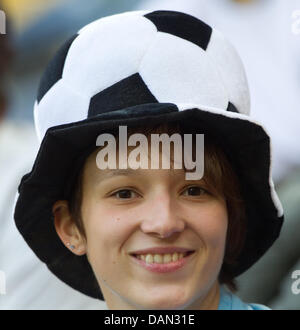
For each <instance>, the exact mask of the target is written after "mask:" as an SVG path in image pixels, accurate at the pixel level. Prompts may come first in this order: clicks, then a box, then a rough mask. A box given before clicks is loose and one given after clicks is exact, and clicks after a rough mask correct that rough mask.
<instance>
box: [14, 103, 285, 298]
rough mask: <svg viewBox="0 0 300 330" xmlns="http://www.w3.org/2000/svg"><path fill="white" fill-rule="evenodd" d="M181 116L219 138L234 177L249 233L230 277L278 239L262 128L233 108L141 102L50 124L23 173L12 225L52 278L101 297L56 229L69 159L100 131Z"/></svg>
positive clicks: (277, 208) (278, 217)
mask: <svg viewBox="0 0 300 330" xmlns="http://www.w3.org/2000/svg"><path fill="white" fill-rule="evenodd" d="M183 121H184V122H185V123H186V124H187V125H189V124H190V125H192V126H193V127H195V125H196V127H199V129H201V133H204V134H209V135H212V136H214V137H216V138H217V141H218V143H220V145H221V147H222V148H223V150H224V151H225V153H226V154H227V156H228V157H229V160H230V162H231V164H232V166H233V168H234V170H235V171H236V174H237V176H238V178H239V181H240V185H241V192H242V196H243V198H244V201H245V206H246V216H247V231H246V240H245V244H244V248H243V250H242V252H241V254H240V256H239V258H238V261H237V264H236V267H235V269H234V274H235V276H238V275H240V274H241V273H243V272H244V271H245V270H247V269H248V268H249V267H251V266H252V265H253V264H254V263H255V262H256V261H257V260H258V259H259V258H260V257H261V256H262V255H263V254H264V253H265V252H266V251H267V250H268V249H269V248H270V246H271V245H272V244H273V242H274V241H275V240H276V238H277V237H278V236H279V233H280V230H281V227H282V223H283V212H282V209H281V205H280V202H279V200H278V199H277V195H276V193H275V190H274V187H273V182H272V179H271V176H270V171H271V169H270V168H271V147H270V138H269V136H268V134H267V133H266V131H265V130H264V128H263V127H262V126H261V125H259V124H257V123H256V122H254V121H252V120H251V119H250V118H249V117H248V116H245V115H242V114H239V113H229V112H224V111H220V112H218V111H212V110H207V109H205V110H204V109H203V108H202V109H200V108H199V107H190V108H186V109H184V111H179V107H178V106H176V105H174V104H168V103H164V104H162V103H160V104H144V105H140V106H135V107H131V108H127V109H122V110H117V111H112V112H107V113H103V114H100V115H97V116H95V117H93V118H89V119H86V120H82V121H79V122H75V123H70V124H65V125H60V126H56V127H52V128H50V129H48V131H47V133H46V135H45V137H44V139H43V141H42V144H41V146H40V149H39V152H38V155H37V157H36V160H35V163H34V166H33V168H32V171H31V172H30V173H28V174H26V175H25V176H24V177H23V178H22V181H21V183H20V186H19V197H18V200H17V204H16V208H15V214H14V217H15V222H16V226H17V228H18V230H19V231H20V233H21V234H22V236H23V237H24V239H25V241H26V242H27V244H28V245H29V246H30V248H31V249H32V250H33V251H34V252H35V254H36V255H37V256H38V257H39V258H40V259H41V260H42V261H43V262H44V263H46V265H47V266H48V268H49V269H50V270H51V272H53V273H54V274H55V275H56V276H57V277H58V278H60V279H61V280H62V281H64V282H65V283H67V284H68V285H70V286H71V287H73V288H74V289H76V290H78V291H80V292H82V293H84V294H86V295H88V296H91V297H93V298H99V299H101V300H104V298H103V296H102V293H101V291H100V289H99V286H98V284H97V281H96V278H95V276H94V274H93V271H92V268H91V266H90V264H89V262H88V260H87V257H86V256H85V255H84V256H76V255H74V254H73V253H72V252H70V251H69V249H67V248H66V247H65V246H64V245H63V243H62V242H61V240H60V238H59V237H58V235H57V233H56V230H55V227H54V221H53V214H52V207H53V204H54V203H55V202H56V201H57V200H60V199H63V198H64V196H65V189H66V184H67V180H68V178H69V173H70V172H71V171H72V167H73V166H74V164H76V163H77V164H78V160H79V159H80V158H82V155H83V154H86V152H87V150H88V149H89V148H90V147H93V146H94V147H95V148H96V145H95V142H96V138H97V137H98V135H99V134H101V133H103V132H107V131H111V130H112V129H116V128H118V126H119V125H127V126H128V127H134V126H137V127H142V126H143V125H144V124H145V125H157V124H161V123H164V122H181V123H182V122H183Z"/></svg>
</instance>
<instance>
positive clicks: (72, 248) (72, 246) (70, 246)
mask: <svg viewBox="0 0 300 330" xmlns="http://www.w3.org/2000/svg"><path fill="white" fill-rule="evenodd" d="M67 246H68V247H69V248H70V249H71V250H74V249H75V245H71V244H70V243H69V242H68V243H67Z"/></svg>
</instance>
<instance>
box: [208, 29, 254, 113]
mask: <svg viewBox="0 0 300 330" xmlns="http://www.w3.org/2000/svg"><path fill="white" fill-rule="evenodd" d="M206 52H207V54H208V55H209V56H210V58H211V60H212V61H213V62H214V63H215V65H216V67H217V68H218V70H219V73H220V76H221V78H222V80H223V83H224V85H225V86H226V89H227V91H228V94H229V100H230V101H231V102H232V103H233V104H234V105H235V106H236V107H237V109H238V110H239V112H241V113H244V114H249V113H250V95H249V89H248V82H247V78H246V74H245V70H244V66H243V63H242V62H241V59H240V57H239V55H238V54H237V52H236V50H235V48H234V47H233V46H232V45H231V43H229V42H228V41H227V40H226V39H225V38H224V36H223V35H222V34H221V33H220V32H218V31H217V30H215V29H214V30H213V33H212V35H211V39H210V42H209V44H208V47H207V49H206Z"/></svg>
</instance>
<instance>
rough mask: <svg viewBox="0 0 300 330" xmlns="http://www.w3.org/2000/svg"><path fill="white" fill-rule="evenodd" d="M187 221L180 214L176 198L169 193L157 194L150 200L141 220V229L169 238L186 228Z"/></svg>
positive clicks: (150, 233)
mask: <svg viewBox="0 0 300 330" xmlns="http://www.w3.org/2000/svg"><path fill="white" fill-rule="evenodd" d="M185 226H186V223H185V221H184V219H183V218H182V217H181V216H180V215H179V212H178V206H177V203H176V200H174V199H172V198H171V197H170V196H169V194H168V193H166V192H165V193H159V194H156V196H155V197H154V198H152V199H151V201H149V204H148V205H147V210H146V209H145V215H144V217H143V219H142V221H141V230H142V231H143V232H144V233H146V234H149V235H153V236H156V237H159V238H167V237H170V236H172V235H173V234H174V233H180V232H182V231H183V230H184V228H185Z"/></svg>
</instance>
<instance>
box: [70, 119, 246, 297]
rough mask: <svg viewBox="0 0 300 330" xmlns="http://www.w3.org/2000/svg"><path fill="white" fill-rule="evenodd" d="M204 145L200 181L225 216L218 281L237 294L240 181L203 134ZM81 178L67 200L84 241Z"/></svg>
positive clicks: (175, 129) (165, 129)
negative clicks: (217, 199)
mask: <svg viewBox="0 0 300 330" xmlns="http://www.w3.org/2000/svg"><path fill="white" fill-rule="evenodd" d="M112 133H113V134H114V132H112ZM127 133H128V136H129V135H131V134H133V133H143V134H144V135H146V136H147V137H149V136H150V134H155V133H156V134H161V133H167V134H169V135H171V134H173V133H179V134H182V135H183V134H187V133H189V134H193V133H199V130H198V131H197V130H196V129H193V128H191V127H190V126H189V127H185V128H184V127H183V126H182V125H181V126H180V125H179V124H162V125H159V126H156V127H145V128H133V129H130V128H128V132H127ZM114 135H115V138H116V140H117V139H118V135H117V134H116V133H115V134H114ZM204 143H205V148H204V159H205V163H204V166H205V167H204V177H203V180H204V181H205V183H206V184H207V185H208V188H209V189H210V191H211V192H212V193H213V194H214V195H215V196H218V197H220V198H224V200H225V201H226V206H227V213H228V230H227V237H226V248H225V255H224V260H223V265H222V268H221V271H220V274H219V281H220V283H221V284H225V285H227V286H228V287H229V288H230V289H231V290H232V291H236V290H237V285H236V283H235V281H234V274H233V269H234V266H235V263H236V260H237V257H238V256H239V254H240V252H241V250H242V247H243V243H244V239H245V232H246V215H245V207H244V202H243V199H242V196H241V192H240V187H239V180H238V178H237V176H236V174H235V172H234V169H233V167H232V165H231V164H230V162H229V160H228V157H227V156H226V154H225V152H224V151H223V150H222V148H220V147H219V146H218V143H217V142H216V141H215V140H214V139H213V137H212V136H211V135H209V134H205V136H204ZM194 151H195V150H193V152H194ZM82 178H83V170H81V171H80V174H79V175H78V176H77V181H76V182H75V186H74V187H75V189H73V190H72V192H71V197H70V199H69V207H70V212H71V215H72V218H73V219H74V221H75V223H76V225H77V227H78V229H79V230H80V232H81V233H82V234H83V236H84V237H86V235H85V231H84V226H83V221H82V217H81V203H82Z"/></svg>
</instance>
